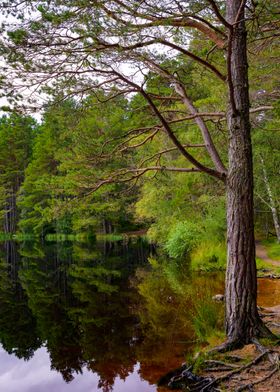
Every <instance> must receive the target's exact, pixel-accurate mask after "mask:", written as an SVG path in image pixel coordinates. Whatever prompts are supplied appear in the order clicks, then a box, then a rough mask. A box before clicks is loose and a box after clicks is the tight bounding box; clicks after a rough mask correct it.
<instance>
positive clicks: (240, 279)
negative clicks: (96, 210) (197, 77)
mask: <svg viewBox="0 0 280 392" xmlns="http://www.w3.org/2000/svg"><path fill="white" fill-rule="evenodd" d="M242 3H243V1H242V0H227V17H228V22H229V23H230V24H231V25H233V27H232V29H231V31H230V33H229V47H228V52H229V58H228V71H229V76H228V84H229V95H230V107H229V111H228V129H229V170H228V178H227V227H228V229H227V246H228V255H227V273H226V293H225V296H226V333H227V338H228V342H231V343H232V344H236V343H237V342H238V343H239V344H242V343H244V344H246V343H249V342H250V341H251V340H252V338H254V337H258V336H267V335H268V334H270V332H269V330H268V329H267V328H266V327H265V325H264V324H263V323H262V321H261V319H260V317H259V315H258V311H257V274H256V261H255V238H254V218H253V216H254V211H253V165H252V145H251V135H250V119H249V107H250V105H249V91H248V90H249V84H248V64H247V48H246V41H247V39H246V27H245V23H244V7H243V6H242ZM242 8H243V9H242ZM237 19H238V20H239V21H240V22H239V23H236V22H237Z"/></svg>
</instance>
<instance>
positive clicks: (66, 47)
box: [1, 0, 273, 347]
mask: <svg viewBox="0 0 280 392" xmlns="http://www.w3.org/2000/svg"><path fill="white" fill-rule="evenodd" d="M8 3H9V2H8ZM1 4H2V7H3V6H5V5H6V4H7V1H5V2H1ZM271 4H272V5H273V2H272V3H270V5H271ZM8 9H9V10H10V11H11V12H12V14H15V15H18V16H19V19H20V23H21V21H22V23H21V25H20V26H18V25H16V26H15V27H14V28H13V29H11V27H10V28H9V29H8V32H7V34H8V39H4V43H3V47H4V54H5V58H6V61H7V62H8V63H9V64H10V65H11V68H9V71H8V76H9V78H10V79H11V78H12V80H13V81H14V82H16V83H14V85H15V84H18V86H17V87H18V89H17V91H19V88H20V87H21V86H20V84H21V83H23V84H25V83H24V82H21V81H22V80H23V81H24V79H26V80H27V81H28V83H29V91H30V92H32V93H35V91H36V90H37V88H38V86H41V87H42V88H43V91H48V90H49V89H51V90H52V91H53V90H55V91H57V90H58V91H63V92H64V95H65V96H71V95H75V96H81V95H86V94H88V93H89V92H95V91H96V94H97V96H98V90H99V89H100V88H101V87H102V88H103V89H104V90H105V91H107V92H108V97H107V98H106V99H107V100H108V101H109V100H110V99H113V98H114V97H116V96H119V95H120V94H122V95H128V94H132V93H139V94H140V95H141V96H142V98H143V100H144V101H145V102H146V105H147V106H148V107H149V111H150V114H152V116H151V117H150V118H151V119H153V122H152V123H151V124H150V125H149V126H145V127H142V128H140V129H139V128H138V129H134V130H131V132H130V133H127V135H126V136H127V139H126V142H125V146H126V148H131V147H132V146H131V141H132V140H135V139H136V137H138V138H140V142H139V143H135V144H134V145H133V147H134V148H137V147H139V145H140V144H141V145H144V144H145V143H147V142H148V141H149V140H151V139H153V138H154V137H156V136H158V135H159V134H160V135H162V134H164V135H165V137H166V139H167V140H169V142H170V143H172V145H173V146H172V147H170V146H168V148H167V149H166V150H165V151H161V152H159V153H160V154H161V155H163V154H165V153H166V151H170V149H176V150H178V151H179V152H180V153H181V154H182V156H183V157H184V158H185V162H186V165H185V167H162V166H161V165H159V164H158V165H151V166H140V167H131V168H130V169H127V168H126V169H123V170H118V171H117V172H114V173H112V174H111V175H110V176H108V177H106V178H103V179H101V180H100V181H99V182H98V184H97V185H96V186H95V187H94V188H93V189H92V190H95V189H98V188H99V187H100V186H102V185H104V184H108V183H112V182H115V181H119V182H128V181H131V180H137V179H138V178H139V177H140V176H142V175H144V174H145V173H147V172H148V171H159V170H160V171H162V170H169V171H181V172H188V173H194V172H202V173H205V174H207V175H209V176H211V177H212V178H214V179H216V181H220V183H221V184H223V186H224V185H225V186H226V192H227V225H228V232H227V245H228V262H227V274H226V333H227V338H228V341H227V344H226V347H228V346H230V347H233V346H235V345H237V344H238V345H239V344H242V343H248V342H250V341H251V340H252V339H253V338H255V337H260V336H267V335H270V332H269V330H268V329H267V328H266V327H265V325H264V324H263V322H262V321H261V319H260V317H259V315H258V312H257V302H256V301H257V277H256V263H255V240H254V221H253V167H252V147H251V136H250V130H251V129H250V128H251V127H250V118H249V115H250V103H249V82H248V60H247V28H246V21H247V20H254V21H258V22H260V24H261V26H260V28H259V29H258V32H257V34H258V37H257V38H258V39H260V40H262V39H264V38H266V35H265V31H266V30H265V29H264V27H266V26H267V25H268V24H269V23H270V24H271V26H270V27H271V28H273V21H272V22H269V23H268V22H267V21H266V20H264V19H265V18H264V12H266V11H267V9H266V8H265V6H264V8H262V10H263V13H262V14H261V13H259V12H258V9H256V7H255V3H254V2H249V1H246V0H245V1H244V0H227V1H225V2H221V1H214V0H205V1H199V2H198V1H190V2H185V1H169V0H160V1H158V0H157V1H154V0H152V1H149V2H146V1H144V2H140V3H139V2H138V1H127V0H109V1H103V0H99V1H94V2H88V1H87V2H85V1H83V0H71V1H70V2H69V1H67V2H66V1H65V2H63V1H60V0H59V1H58V0H53V1H40V2H39V3H38V2H37V1H12V2H10V7H9V6H8ZM30 10H31V14H30V13H28V11H30ZM190 40H192V43H193V45H192V44H190ZM218 51H221V55H219V54H218ZM178 55H179V56H181V57H183V58H185V59H187V60H188V61H191V62H194V63H195V64H196V67H197V68H199V69H200V70H201V71H200V72H201V81H200V82H199V81H198V82H197V85H198V86H200V87H201V88H202V87H203V85H202V84H201V83H203V80H204V78H205V74H206V73H208V72H210V73H211V75H212V76H211V78H212V79H213V83H215V84H216V85H217V88H218V89H219V91H221V92H222V93H221V98H222V100H221V103H220V107H221V108H222V109H226V110H224V111H222V112H221V111H218V112H217V111H215V112H208V111H207V112H200V111H199V110H198V108H197V107H196V106H195V105H194V103H193V100H192V97H191V95H190V93H189V85H188V81H186V80H185V79H184V76H183V74H184V72H183V71H184V70H182V69H179V70H178V69H176V67H174V62H173V63H172V59H174V57H175V56H178ZM210 59H212V60H210ZM6 74H7V73H6ZM154 75H157V76H158V77H160V78H161V80H162V81H163V82H164V83H166V84H167V85H168V87H169V89H170V91H171V94H169V95H168V96H166V95H165V94H164V93H163V92H162V90H161V88H158V91H159V93H158V94H155V93H154V92H153V91H152V90H151V89H149V88H147V84H148V81H151V79H152V78H153V77H154ZM19 76H20V79H19V78H18V77H19ZM14 87H15V86H13V88H14ZM109 91H110V93H109ZM112 91H113V93H112ZM226 91H227V93H226ZM100 99H101V98H100ZM226 101H228V102H227V103H226ZM172 102H177V105H178V106H173V107H172V110H171V112H170V110H168V113H167V111H166V105H165V103H169V104H170V103H172ZM225 103H226V104H225ZM171 106H172V105H171ZM264 109H265V108H263V107H262V108H254V109H253V111H255V112H257V111H263V110H264ZM225 111H226V113H225ZM182 112H185V114H184V116H182V115H180V114H182ZM225 117H226V121H227V130H228V168H226V163H225V162H223V159H222V155H221V153H220V151H219V150H221V147H222V146H221V138H220V137H214V136H213V132H211V129H210V127H209V126H208V121H207V120H209V119H223V118H225ZM189 120H191V121H194V122H195V124H196V127H197V131H199V132H200V135H201V139H202V144H203V148H204V154H195V153H193V152H192V151H193V150H191V149H193V148H194V149H195V148H201V146H200V147H199V146H193V145H191V146H190V145H188V144H187V145H185V144H184V143H182V142H181V141H180V140H179V138H178V136H177V134H176V133H175V131H174V124H176V123H178V122H185V121H189ZM138 140H139V139H138ZM194 151H195V150H194Z"/></svg>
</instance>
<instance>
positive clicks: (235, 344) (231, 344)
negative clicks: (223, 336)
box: [208, 340, 244, 354]
mask: <svg viewBox="0 0 280 392" xmlns="http://www.w3.org/2000/svg"><path fill="white" fill-rule="evenodd" d="M243 346H244V343H243V342H242V341H240V340H234V341H231V340H228V341H226V342H224V343H223V344H221V345H220V346H216V347H214V348H212V349H211V350H209V351H208V353H209V354H215V353H226V352H228V351H233V350H236V349H238V348H242V347H243Z"/></svg>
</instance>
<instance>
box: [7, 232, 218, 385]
mask: <svg viewBox="0 0 280 392" xmlns="http://www.w3.org/2000/svg"><path fill="white" fill-rule="evenodd" d="M0 248H1V257H0V269H1V271H0V343H1V344H2V347H3V349H2V350H1V351H0V365H1V366H0V368H1V369H2V370H1V371H0V388H1V390H5V391H17V390H19V386H20V389H21V391H28V392H30V391H33V390H34V391H35V390H36V391H40V392H41V391H47V390H51V389H52V390H56V391H59V392H60V391H81V390H83V391H87V390H88V391H91V392H94V391H102V392H109V391H114V392H120V391H123V392H125V391H135V392H146V391H147V392H150V391H157V390H161V389H158V388H157V387H156V382H157V381H158V379H159V378H160V377H161V376H162V375H163V374H165V373H166V372H168V371H169V370H170V369H172V368H176V367H177V366H179V365H180V364H181V363H182V362H183V361H184V360H185V355H186V353H187V352H189V351H191V350H192V349H193V346H194V343H192V342H193V341H194V339H195V337H194V332H193V328H194V325H195V323H196V325H195V327H196V329H198V330H200V332H201V333H203V331H201V329H203V328H205V326H204V325H203V317H207V309H208V308H207V306H205V304H206V305H207V303H210V302H211V296H212V295H213V294H216V293H219V292H221V291H222V289H223V274H214V275H213V274H212V275H210V274H204V275H192V274H191V273H190V272H189V271H188V264H187V263H186V262H185V263H175V262H171V261H166V260H159V259H158V258H157V257H155V256H153V255H152V253H153V252H152V249H151V247H150V246H149V245H148V244H147V243H145V241H143V240H141V239H138V240H137V239H135V240H133V241H130V242H129V243H127V242H120V243H114V244H112V243H111V244H110V243H85V244H82V243H73V242H63V243H45V244H39V243H25V244H16V243H15V242H5V243H2V244H1V245H0ZM202 305H203V306H202ZM211 306H214V307H216V310H217V312H218V313H219V314H220V323H222V313H223V309H222V305H221V304H215V303H213V302H212V305H211ZM212 310H213V309H212ZM203 312H206V315H204V314H203ZM210 327H211V325H210ZM24 360H25V361H24ZM3 364H5V365H3ZM58 373H60V374H61V375H62V378H61V377H60V376H59V375H58ZM58 376H59V377H58ZM17 383H19V384H17Z"/></svg>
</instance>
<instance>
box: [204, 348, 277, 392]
mask: <svg viewBox="0 0 280 392" xmlns="http://www.w3.org/2000/svg"><path fill="white" fill-rule="evenodd" d="M269 353H270V350H264V352H262V353H261V354H260V355H258V356H257V357H256V358H255V359H254V360H252V361H251V362H249V363H247V364H246V365H244V366H240V367H238V369H234V370H232V371H230V372H229V373H226V374H223V375H222V376H220V377H217V378H216V379H215V380H213V381H210V382H209V383H208V384H207V385H205V386H204V387H203V388H202V389H201V390H200V392H208V391H211V388H212V387H214V386H217V385H218V384H220V383H221V382H223V381H227V380H229V379H230V378H231V377H232V376H234V375H236V374H239V373H241V372H243V371H244V370H246V369H249V368H251V367H252V366H254V365H256V364H257V363H259V362H260V361H261V360H262V359H263V358H264V357H265V356H266V355H267V354H269Z"/></svg>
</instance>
